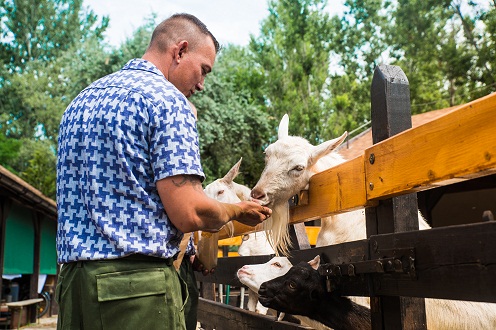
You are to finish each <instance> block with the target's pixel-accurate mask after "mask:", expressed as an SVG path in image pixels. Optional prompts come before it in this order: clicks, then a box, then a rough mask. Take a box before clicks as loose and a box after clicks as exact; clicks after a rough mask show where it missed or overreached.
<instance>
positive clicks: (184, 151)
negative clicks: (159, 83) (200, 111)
mask: <svg viewBox="0 0 496 330" xmlns="http://www.w3.org/2000/svg"><path fill="white" fill-rule="evenodd" d="M150 116H151V117H150V123H151V126H152V127H151V130H150V159H151V162H152V164H151V165H152V168H153V172H154V176H155V181H158V180H161V179H164V178H166V177H169V176H174V175H179V174H191V175H198V176H199V177H200V178H201V180H202V181H203V180H204V179H205V174H204V173H203V169H202V166H201V161H200V147H199V141H198V132H197V127H196V119H195V117H194V116H193V114H192V112H191V110H190V109H189V106H188V103H187V100H186V98H184V97H180V96H179V97H178V96H171V97H168V98H165V101H164V102H163V103H161V104H159V105H157V106H154V107H152V111H151V114H150Z"/></svg>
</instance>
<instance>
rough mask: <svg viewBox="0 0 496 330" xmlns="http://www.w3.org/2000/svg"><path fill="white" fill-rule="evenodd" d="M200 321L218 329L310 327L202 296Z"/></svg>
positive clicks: (199, 303) (246, 329)
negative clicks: (278, 319)
mask: <svg viewBox="0 0 496 330" xmlns="http://www.w3.org/2000/svg"><path fill="white" fill-rule="evenodd" d="M198 321H199V322H200V323H201V324H202V327H205V326H207V327H208V328H210V329H212V328H214V329H216V330H232V329H237V330H255V329H260V330H265V329H274V330H285V329H288V330H292V329H295V330H296V329H310V328H308V327H304V326H301V325H298V324H295V323H290V322H286V321H277V318H276V317H275V316H269V315H262V314H258V313H255V312H250V311H247V310H244V309H241V308H238V307H233V306H229V305H225V304H221V303H217V302H213V301H209V300H205V299H202V298H200V300H199V302H198Z"/></svg>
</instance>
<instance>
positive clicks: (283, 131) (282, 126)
mask: <svg viewBox="0 0 496 330" xmlns="http://www.w3.org/2000/svg"><path fill="white" fill-rule="evenodd" d="M288 127H289V116H288V114H285V115H284V116H283V117H282V119H281V122H280V123H279V129H278V130H277V138H278V139H279V140H280V139H283V138H285V137H287V136H288V135H289V133H288V132H289V129H288Z"/></svg>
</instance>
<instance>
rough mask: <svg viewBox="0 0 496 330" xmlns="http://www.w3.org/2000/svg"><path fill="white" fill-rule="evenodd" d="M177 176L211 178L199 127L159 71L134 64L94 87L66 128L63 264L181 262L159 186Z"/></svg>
mask: <svg viewBox="0 0 496 330" xmlns="http://www.w3.org/2000/svg"><path fill="white" fill-rule="evenodd" d="M178 174H194V175H198V176H200V177H201V178H202V179H204V173H203V169H202V167H201V163H200V152H199V144H198V134H197V130H196V120H195V117H194V115H193V113H192V112H191V110H190V108H189V105H188V101H187V100H186V97H185V96H184V95H183V94H182V93H181V92H179V90H177V89H176V88H175V87H174V86H173V85H172V84H171V83H170V82H169V81H167V80H166V79H165V77H164V75H163V74H162V73H161V72H160V71H159V70H158V69H157V68H156V67H155V66H154V65H153V64H151V63H150V62H148V61H145V60H143V59H134V60H131V61H129V62H128V63H127V64H126V65H125V66H124V67H123V68H122V69H121V70H120V71H118V72H116V73H113V74H111V75H108V76H106V77H103V78H101V79H99V80H97V81H96V82H94V83H93V84H91V85H90V86H88V87H87V88H86V89H84V90H83V91H82V92H81V93H80V94H79V95H78V96H77V97H76V98H75V99H74V100H73V101H72V102H71V104H70V105H69V106H68V107H67V109H66V111H65V113H64V115H63V117H62V121H61V123H60V132H59V146H58V161H57V209H58V231H57V253H58V262H59V263H66V262H71V261H77V260H99V259H112V258H118V257H123V256H126V255H129V254H133V253H142V254H146V255H152V256H157V257H163V258H170V257H172V256H174V255H175V254H176V253H177V252H178V251H179V243H180V241H181V238H182V236H183V233H182V232H180V231H179V230H178V229H177V228H175V227H174V225H173V224H172V223H171V222H170V220H169V219H168V217H167V214H166V213H165V210H164V207H163V205H162V202H161V200H160V197H159V195H158V192H157V189H156V182H157V181H158V180H160V179H163V178H166V177H169V176H173V175H178ZM185 202H187V201H185Z"/></svg>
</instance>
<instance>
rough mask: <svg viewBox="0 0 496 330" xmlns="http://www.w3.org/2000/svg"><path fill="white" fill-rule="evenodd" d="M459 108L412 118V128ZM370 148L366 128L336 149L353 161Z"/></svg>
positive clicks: (370, 137) (369, 136)
mask: <svg viewBox="0 0 496 330" xmlns="http://www.w3.org/2000/svg"><path fill="white" fill-rule="evenodd" d="M458 107H459V106H454V107H451V108H445V109H439V110H432V111H429V112H425V113H420V114H417V115H413V116H412V127H417V126H420V125H422V124H425V123H428V122H430V121H432V120H434V119H436V118H439V117H441V116H443V115H445V114H447V113H449V112H452V111H454V110H456V109H457V108H458ZM371 146H372V129H371V128H368V129H367V130H365V131H363V132H362V133H360V134H359V135H357V136H355V137H353V138H351V139H350V140H346V142H344V143H343V144H342V145H340V146H339V148H338V149H337V150H338V152H339V154H340V155H342V156H343V157H344V158H345V159H353V158H355V157H358V156H360V155H362V154H363V152H364V150H365V149H367V148H369V147H371Z"/></svg>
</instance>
